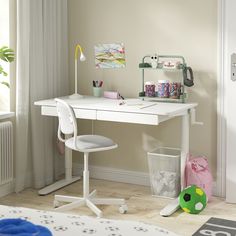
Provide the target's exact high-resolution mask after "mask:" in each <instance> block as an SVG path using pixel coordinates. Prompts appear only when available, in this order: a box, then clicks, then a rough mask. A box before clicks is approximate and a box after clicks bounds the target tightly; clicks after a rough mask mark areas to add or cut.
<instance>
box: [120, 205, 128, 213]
mask: <svg viewBox="0 0 236 236" xmlns="http://www.w3.org/2000/svg"><path fill="white" fill-rule="evenodd" d="M127 211H128V206H127V205H122V206H120V207H119V212H120V213H121V214H126V213H127Z"/></svg>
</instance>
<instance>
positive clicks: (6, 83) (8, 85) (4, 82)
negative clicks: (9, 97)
mask: <svg viewBox="0 0 236 236" xmlns="http://www.w3.org/2000/svg"><path fill="white" fill-rule="evenodd" d="M0 84H3V85H6V86H7V87H8V88H10V84H9V83H8V82H6V81H2V82H0Z"/></svg>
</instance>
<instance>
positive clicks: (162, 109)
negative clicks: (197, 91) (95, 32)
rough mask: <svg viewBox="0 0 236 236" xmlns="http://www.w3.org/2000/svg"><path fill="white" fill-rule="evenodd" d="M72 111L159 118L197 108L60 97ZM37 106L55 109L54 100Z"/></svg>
mask: <svg viewBox="0 0 236 236" xmlns="http://www.w3.org/2000/svg"><path fill="white" fill-rule="evenodd" d="M61 99H63V100H65V101H66V102H68V104H70V105H71V106H72V107H73V108H74V109H89V110H99V111H114V112H116V111H117V112H127V113H138V114H152V115H161V116H175V115H178V114H181V113H182V112H185V111H187V110H188V109H191V108H194V107H196V106H197V103H164V102H150V101H142V100H141V99H138V98H128V99H125V100H117V99H108V98H95V97H89V96H84V97H82V98H80V99H70V98H69V97H68V96H67V97H61ZM34 104H35V105H37V106H44V107H55V106H56V102H55V101H54V99H49V100H41V101H37V102H35V103H34ZM120 104H122V105H120Z"/></svg>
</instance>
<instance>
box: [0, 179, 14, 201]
mask: <svg viewBox="0 0 236 236" xmlns="http://www.w3.org/2000/svg"><path fill="white" fill-rule="evenodd" d="M14 186H15V181H14V180H13V181H11V182H9V183H7V184H3V185H1V186H0V197H4V196H6V195H8V194H10V193H13V192H14Z"/></svg>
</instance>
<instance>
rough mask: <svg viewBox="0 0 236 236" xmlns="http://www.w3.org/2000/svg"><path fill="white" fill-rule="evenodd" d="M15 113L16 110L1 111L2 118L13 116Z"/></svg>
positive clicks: (0, 116) (0, 118)
mask: <svg viewBox="0 0 236 236" xmlns="http://www.w3.org/2000/svg"><path fill="white" fill-rule="evenodd" d="M14 115H15V112H10V111H0V120H3V119H7V118H10V117H13V116H14Z"/></svg>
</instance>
